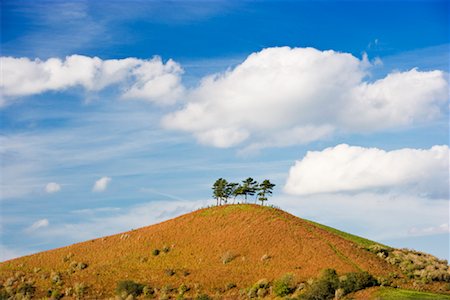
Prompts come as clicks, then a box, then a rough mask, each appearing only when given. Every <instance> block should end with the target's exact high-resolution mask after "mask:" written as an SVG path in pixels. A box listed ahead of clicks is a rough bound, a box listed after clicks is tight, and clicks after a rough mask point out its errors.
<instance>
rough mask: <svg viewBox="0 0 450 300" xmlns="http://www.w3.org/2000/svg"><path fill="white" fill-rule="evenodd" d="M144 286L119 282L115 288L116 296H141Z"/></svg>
mask: <svg viewBox="0 0 450 300" xmlns="http://www.w3.org/2000/svg"><path fill="white" fill-rule="evenodd" d="M143 289H144V285H142V284H140V283H137V282H134V281H132V280H125V281H119V282H118V283H117V287H116V294H117V295H119V296H128V295H133V296H139V295H140V294H142V292H143Z"/></svg>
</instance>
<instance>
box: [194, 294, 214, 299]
mask: <svg viewBox="0 0 450 300" xmlns="http://www.w3.org/2000/svg"><path fill="white" fill-rule="evenodd" d="M195 300H211V297H209V296H208V295H207V294H200V295H198V296H197V298H195Z"/></svg>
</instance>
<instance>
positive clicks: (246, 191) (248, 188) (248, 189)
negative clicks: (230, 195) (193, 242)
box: [241, 177, 258, 200]
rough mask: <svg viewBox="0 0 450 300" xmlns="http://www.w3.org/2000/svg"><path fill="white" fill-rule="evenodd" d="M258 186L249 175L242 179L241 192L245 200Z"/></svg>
mask: <svg viewBox="0 0 450 300" xmlns="http://www.w3.org/2000/svg"><path fill="white" fill-rule="evenodd" d="M257 188H258V182H257V181H256V180H254V179H253V178H251V177H249V178H247V179H245V180H244V181H242V191H241V192H242V194H243V195H244V198H245V200H247V196H248V195H249V196H253V195H255V193H256V191H257Z"/></svg>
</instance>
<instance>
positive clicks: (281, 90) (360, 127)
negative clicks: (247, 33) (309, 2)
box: [162, 47, 448, 148]
mask: <svg viewBox="0 0 450 300" xmlns="http://www.w3.org/2000/svg"><path fill="white" fill-rule="evenodd" d="M371 68H372V64H371V63H370V62H369V61H368V60H367V58H366V57H363V58H362V59H358V58H356V57H354V56H352V55H351V54H348V53H339V52H335V51H332V50H330V51H319V50H317V49H313V48H289V47H279V48H267V49H264V50H262V51H260V52H257V53H253V54H251V55H250V56H248V57H247V59H246V60H245V61H244V62H242V63H241V64H239V65H238V66H236V67H235V68H234V69H229V70H227V71H226V72H223V73H219V74H215V75H212V76H207V77H205V78H203V80H202V81H201V83H200V84H199V86H198V87H197V88H195V89H193V90H191V91H190V92H189V94H188V96H187V99H188V102H187V104H186V105H185V107H183V108H182V109H181V110H179V111H176V112H173V113H171V114H168V115H167V116H166V117H165V118H164V119H163V122H162V124H163V126H164V127H166V128H169V129H177V130H183V131H187V132H191V133H192V134H193V135H194V136H195V137H196V139H197V140H198V141H199V142H200V143H202V144H206V145H211V146H215V147H232V146H236V145H239V144H243V143H247V146H248V147H250V148H264V147H271V146H286V145H293V144H301V143H309V142H311V141H314V140H320V139H324V138H326V137H328V136H329V135H331V134H333V133H334V132H336V131H344V132H367V131H376V130H384V129H388V128H395V127H403V126H408V125H411V124H414V123H419V122H426V121H429V120H431V119H434V118H437V117H438V116H439V115H440V113H441V110H442V107H443V106H445V103H446V100H447V99H448V82H447V79H446V77H445V75H444V73H443V72H442V71H429V72H421V71H418V70H417V69H412V70H409V71H406V72H395V73H391V74H389V75H388V76H386V77H385V78H382V79H380V80H376V81H374V82H369V81H367V79H366V78H367V76H368V75H370V69H371Z"/></svg>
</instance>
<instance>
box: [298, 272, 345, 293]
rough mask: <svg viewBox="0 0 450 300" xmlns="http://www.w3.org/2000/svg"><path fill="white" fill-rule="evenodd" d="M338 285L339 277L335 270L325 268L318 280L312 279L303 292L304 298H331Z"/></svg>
mask: <svg viewBox="0 0 450 300" xmlns="http://www.w3.org/2000/svg"><path fill="white" fill-rule="evenodd" d="M338 287H339V277H338V275H337V273H336V271H335V270H333V269H325V270H323V271H322V274H321V276H320V277H319V279H318V280H316V281H314V282H313V283H312V284H311V286H310V287H309V289H308V290H307V291H306V292H305V294H303V299H306V300H328V299H333V298H334V295H335V292H336V289H337V288H338Z"/></svg>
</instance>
